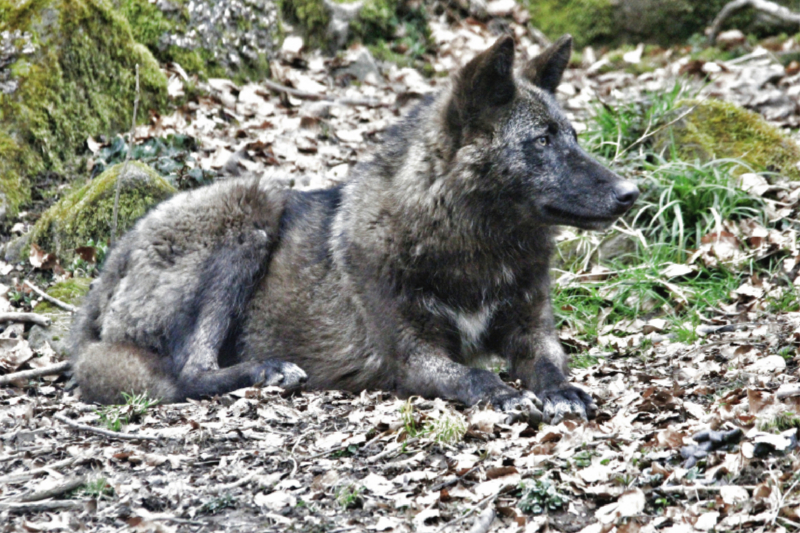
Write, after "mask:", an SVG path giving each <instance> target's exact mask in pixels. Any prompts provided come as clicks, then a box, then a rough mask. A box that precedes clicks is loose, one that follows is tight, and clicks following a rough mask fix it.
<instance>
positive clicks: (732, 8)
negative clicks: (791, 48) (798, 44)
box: [708, 0, 800, 45]
mask: <svg viewBox="0 0 800 533" xmlns="http://www.w3.org/2000/svg"><path fill="white" fill-rule="evenodd" d="M746 7H752V8H753V9H755V10H756V11H761V12H762V13H767V14H768V15H770V16H771V17H774V18H776V19H777V20H779V21H781V22H788V23H790V24H800V13H795V12H794V11H790V10H789V9H787V8H785V7H783V6H781V5H778V4H776V3H775V2H770V1H768V0H733V2H728V3H727V4H725V7H723V8H722V10H721V11H720V12H719V14H718V15H717V17H716V18H715V19H714V22H712V23H711V30H710V31H709V34H708V42H709V44H711V45H713V44H714V43H715V42H716V40H717V35H719V32H720V31H721V30H722V25H723V24H724V23H725V20H727V19H728V17H730V16H731V15H733V14H734V13H735V12H737V11H739V10H741V9H744V8H746Z"/></svg>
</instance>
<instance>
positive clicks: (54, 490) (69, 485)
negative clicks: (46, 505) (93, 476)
mask: <svg viewBox="0 0 800 533" xmlns="http://www.w3.org/2000/svg"><path fill="white" fill-rule="evenodd" d="M84 485H86V476H78V477H73V478H70V479H68V480H66V481H64V482H63V483H59V484H58V485H56V486H55V487H51V488H49V489H45V490H40V491H39V492H31V493H29V494H25V495H23V496H22V497H21V498H19V501H20V502H38V501H40V500H46V499H47V498H55V497H56V496H60V495H62V494H64V493H65V492H69V491H71V490H75V489H77V488H78V487H82V486H84Z"/></svg>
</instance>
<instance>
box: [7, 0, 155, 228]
mask: <svg viewBox="0 0 800 533" xmlns="http://www.w3.org/2000/svg"><path fill="white" fill-rule="evenodd" d="M0 56H2V57H0V194H2V195H3V196H4V201H5V203H6V211H7V214H8V215H13V214H15V213H16V212H17V210H18V208H19V206H20V204H22V203H24V202H25V201H27V200H28V199H29V198H30V190H29V179H30V177H31V176H33V175H35V174H36V173H38V172H41V171H44V170H52V171H56V172H61V173H63V172H66V171H68V170H69V169H70V168H71V165H72V164H73V162H74V160H75V155H76V154H77V153H78V152H80V151H81V150H82V147H83V145H84V143H85V141H86V138H87V137H88V136H90V135H99V134H111V133H113V132H117V131H120V130H123V129H127V128H128V127H130V120H131V113H132V110H133V100H134V96H135V95H134V93H135V66H136V65H137V64H138V65H139V72H140V87H141V89H140V94H141V98H140V100H141V106H142V108H143V109H145V110H147V109H152V108H160V107H163V106H164V104H165V103H166V98H167V91H166V87H167V81H166V78H165V76H164V75H163V73H162V72H161V71H160V69H159V67H158V64H157V63H156V61H155V59H154V58H153V56H152V55H151V54H150V52H149V51H148V50H147V48H145V47H144V46H142V45H140V44H138V43H136V42H135V41H134V39H133V36H132V34H131V29H130V26H129V25H128V22H127V20H126V19H125V17H124V16H122V15H121V14H120V13H119V12H118V11H117V10H115V9H114V7H113V6H112V4H111V3H110V2H109V1H108V0H0Z"/></svg>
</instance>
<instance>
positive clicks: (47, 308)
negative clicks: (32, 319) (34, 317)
mask: <svg viewBox="0 0 800 533" xmlns="http://www.w3.org/2000/svg"><path fill="white" fill-rule="evenodd" d="M91 283H92V280H91V278H70V279H68V280H65V281H61V282H59V283H56V284H55V285H53V286H52V287H50V288H49V289H47V294H49V295H50V296H52V297H53V298H58V299H59V300H61V301H62V302H64V303H68V304H72V305H74V306H76V307H77V306H80V305H81V302H82V301H83V297H84V296H86V294H87V293H88V292H89V285H90V284H91ZM36 312H37V313H53V312H63V311H62V310H61V308H60V307H57V306H56V305H53V304H51V303H50V302H47V301H44V302H41V303H39V304H38V305H37V306H36Z"/></svg>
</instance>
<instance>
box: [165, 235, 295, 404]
mask: <svg viewBox="0 0 800 533" xmlns="http://www.w3.org/2000/svg"><path fill="white" fill-rule="evenodd" d="M268 231H270V230H269V229H268V230H262V229H258V228H251V229H249V230H247V231H246V232H245V233H243V234H241V235H239V236H234V237H231V238H229V239H228V240H227V241H226V242H225V243H224V244H223V245H222V246H221V247H220V248H219V249H218V250H216V251H215V252H214V254H213V255H212V257H211V258H210V259H209V260H208V261H207V263H206V264H205V266H204V268H203V274H202V277H201V289H200V291H199V292H198V294H197V295H196V297H195V299H194V301H193V302H192V304H191V305H190V306H189V308H188V309H186V310H185V311H184V314H183V315H182V316H181V319H180V320H179V321H178V322H177V325H176V328H175V330H174V331H173V332H171V338H172V339H174V342H173V347H172V350H171V353H172V360H173V362H174V364H175V369H176V370H179V371H178V387H179V390H180V393H181V394H182V395H184V396H186V397H193V398H196V397H199V396H211V395H215V394H222V393H225V392H229V391H231V390H235V389H238V388H242V387H248V386H251V385H255V384H257V383H266V384H269V385H280V386H282V387H285V388H295V387H297V386H299V385H300V384H301V383H302V382H304V381H305V380H306V375H305V372H303V371H302V370H301V369H300V368H299V367H297V366H296V365H293V364H291V363H284V362H281V361H277V360H271V359H270V360H267V361H259V362H245V363H239V364H236V365H232V366H230V367H227V368H222V369H220V367H219V356H220V350H221V348H222V346H223V343H224V342H225V341H226V339H227V338H228V336H229V335H230V333H231V329H232V328H233V327H234V321H235V320H236V319H237V318H239V317H240V316H241V314H242V313H243V312H244V309H245V306H246V305H247V303H248V302H249V300H250V297H251V296H252V293H253V291H254V290H255V286H256V285H257V283H258V282H259V280H260V279H261V276H262V274H263V271H264V269H265V268H266V265H267V262H268V259H269V252H270V249H271V244H272V242H271V241H272V236H271V235H269V234H268Z"/></svg>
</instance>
